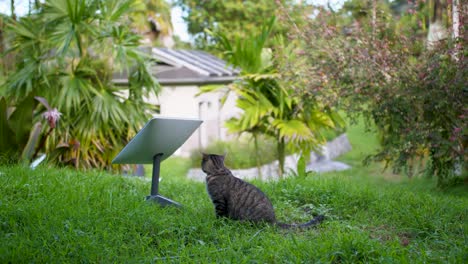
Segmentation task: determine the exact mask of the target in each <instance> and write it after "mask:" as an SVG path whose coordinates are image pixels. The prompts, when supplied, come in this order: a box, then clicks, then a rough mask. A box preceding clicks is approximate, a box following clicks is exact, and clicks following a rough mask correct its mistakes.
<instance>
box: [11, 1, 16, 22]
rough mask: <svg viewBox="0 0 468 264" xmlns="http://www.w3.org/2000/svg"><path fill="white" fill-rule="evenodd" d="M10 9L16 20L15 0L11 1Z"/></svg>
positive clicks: (12, 16)
mask: <svg viewBox="0 0 468 264" xmlns="http://www.w3.org/2000/svg"><path fill="white" fill-rule="evenodd" d="M10 5H11V6H10V10H11V18H12V19H13V20H16V13H15V0H11V1H10Z"/></svg>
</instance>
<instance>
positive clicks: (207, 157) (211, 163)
mask: <svg viewBox="0 0 468 264" xmlns="http://www.w3.org/2000/svg"><path fill="white" fill-rule="evenodd" d="M224 157H225V155H216V154H205V153H202V163H201V168H202V171H203V172H205V173H207V174H208V173H215V172H216V171H219V169H222V168H225V167H224Z"/></svg>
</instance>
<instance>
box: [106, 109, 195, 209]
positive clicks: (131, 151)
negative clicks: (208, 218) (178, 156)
mask: <svg viewBox="0 0 468 264" xmlns="http://www.w3.org/2000/svg"><path fill="white" fill-rule="evenodd" d="M202 122H203V121H201V120H198V119H185V118H166V117H156V118H153V119H151V120H150V121H149V122H148V123H146V125H145V126H144V127H143V129H141V130H140V131H139V132H138V134H136V136H135V137H134V138H133V139H132V140H131V141H130V142H129V143H128V144H127V145H126V146H125V147H124V148H123V149H122V150H121V151H120V153H119V154H117V156H116V157H115V158H114V160H113V161H112V163H114V164H153V177H152V181H151V195H149V196H147V197H146V200H150V201H156V202H158V203H160V204H161V205H176V206H180V204H179V203H177V202H174V201H172V200H170V199H168V198H166V197H163V196H161V195H159V194H158V186H159V172H160V166H161V165H160V164H161V162H162V161H163V160H165V159H167V158H168V157H170V156H171V155H172V154H173V153H174V152H175V151H176V150H177V149H178V148H179V147H180V146H181V145H182V144H184V142H185V141H187V139H188V138H189V137H190V135H192V134H193V132H194V131H195V130H196V129H197V128H198V127H199V126H200V125H201V123H202Z"/></svg>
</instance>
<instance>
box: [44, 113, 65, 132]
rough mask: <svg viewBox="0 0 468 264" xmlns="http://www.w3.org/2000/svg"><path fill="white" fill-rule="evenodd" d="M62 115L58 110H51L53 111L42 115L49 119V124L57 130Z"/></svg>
mask: <svg viewBox="0 0 468 264" xmlns="http://www.w3.org/2000/svg"><path fill="white" fill-rule="evenodd" d="M61 115H62V113H60V112H59V111H58V110H57V108H54V109H51V110H48V111H46V112H44V113H43V114H42V116H43V117H44V118H45V119H47V121H48V122H49V125H50V127H51V128H55V126H56V125H57V121H58V120H59V119H60V116H61Z"/></svg>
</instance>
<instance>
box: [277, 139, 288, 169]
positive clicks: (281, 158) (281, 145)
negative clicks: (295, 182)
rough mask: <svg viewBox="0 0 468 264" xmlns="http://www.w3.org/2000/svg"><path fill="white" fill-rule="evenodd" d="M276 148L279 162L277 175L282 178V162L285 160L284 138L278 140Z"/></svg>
mask: <svg viewBox="0 0 468 264" xmlns="http://www.w3.org/2000/svg"><path fill="white" fill-rule="evenodd" d="M277 148H278V162H279V167H278V173H279V177H280V178H282V177H283V174H284V160H285V158H286V142H285V141H284V138H280V139H278V143H277Z"/></svg>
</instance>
